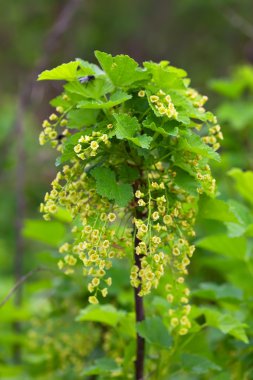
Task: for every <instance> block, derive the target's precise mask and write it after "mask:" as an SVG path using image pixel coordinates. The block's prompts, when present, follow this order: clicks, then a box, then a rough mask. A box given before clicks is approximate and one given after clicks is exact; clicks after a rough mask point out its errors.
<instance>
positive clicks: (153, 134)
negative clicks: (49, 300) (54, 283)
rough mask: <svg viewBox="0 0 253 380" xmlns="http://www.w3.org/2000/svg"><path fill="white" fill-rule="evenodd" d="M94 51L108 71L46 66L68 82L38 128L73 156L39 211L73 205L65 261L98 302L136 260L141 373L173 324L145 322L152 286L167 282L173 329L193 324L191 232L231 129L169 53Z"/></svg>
mask: <svg viewBox="0 0 253 380" xmlns="http://www.w3.org/2000/svg"><path fill="white" fill-rule="evenodd" d="M95 55H96V58H97V59H98V61H99V63H100V66H101V68H102V69H101V68H99V67H98V66H96V65H94V64H90V63H88V62H85V61H83V60H80V59H78V60H76V61H74V62H70V63H68V64H63V65H61V66H58V67H57V68H55V69H53V70H46V71H44V72H43V73H42V74H40V76H39V80H65V81H67V84H65V85H64V92H63V94H62V95H61V96H59V97H57V98H56V99H54V100H53V101H52V105H53V106H55V107H56V113H53V114H51V115H50V117H49V120H45V121H44V122H43V131H42V133H41V135H40V143H41V144H44V143H46V142H50V143H51V145H52V146H53V147H54V148H56V149H57V150H58V151H59V152H60V154H61V155H60V156H59V158H58V159H57V165H62V166H63V167H62V170H61V171H59V172H58V174H57V176H56V178H55V180H54V181H53V182H52V190H51V191H50V193H47V194H46V196H45V202H44V204H42V205H41V211H42V212H43V213H44V218H45V219H46V220H50V219H51V217H52V216H54V215H55V214H56V215H57V213H58V212H59V210H60V209H61V208H62V207H63V208H65V209H66V210H67V211H68V212H69V213H70V215H71V218H72V228H71V236H69V239H68V241H66V242H65V243H64V244H63V245H61V247H60V249H59V252H60V255H61V258H60V259H59V261H58V266H59V268H60V269H61V270H62V271H64V273H65V274H72V273H74V271H79V272H80V271H82V273H83V274H84V276H85V277H87V278H88V281H89V282H88V291H89V292H90V296H89V302H90V303H91V304H94V305H96V304H98V303H99V300H102V299H103V298H104V297H106V296H107V294H108V290H109V288H110V286H111V284H112V282H113V278H112V277H111V276H110V270H111V269H112V268H113V266H114V262H115V260H116V259H124V260H126V261H127V262H129V263H130V283H131V285H132V286H133V287H134V292H135V311H136V320H137V322H138V324H137V332H138V333H137V351H136V361H135V368H136V379H139V380H140V379H142V378H143V363H144V344H145V340H146V341H151V343H152V340H154V339H153V338H152V336H151V337H150V331H152V330H154V331H156V330H159V331H160V335H161V336H160V337H161V338H162V335H163V333H164V331H163V324H161V321H160V319H153V320H148V319H147V320H145V313H144V305H143V296H145V295H148V294H149V293H150V292H151V290H152V289H156V288H158V289H159V284H160V283H161V284H162V286H165V289H166V302H167V313H166V315H165V316H163V317H164V320H165V321H167V324H168V325H169V329H170V332H171V334H172V335H173V336H175V339H178V338H177V336H178V334H179V335H185V334H187V333H188V331H189V330H190V329H191V321H190V318H189V314H190V310H191V307H190V305H189V293H190V290H189V288H188V287H187V286H186V285H185V276H186V275H187V274H188V269H187V267H188V265H189V264H190V258H191V257H192V255H193V252H194V249H195V247H194V246H193V245H192V244H191V242H190V241H191V239H192V237H194V236H195V231H194V223H195V217H196V211H197V204H198V199H199V195H200V194H203V193H205V194H206V195H207V196H211V197H213V196H214V195H215V180H214V179H213V177H212V175H211V171H210V167H209V165H208V162H209V161H210V160H219V156H218V154H217V153H216V150H217V149H218V148H219V140H220V139H222V133H221V132H220V126H219V125H218V124H217V120H216V118H215V117H214V116H213V114H212V113H210V112H206V111H205V108H204V104H205V102H206V100H207V97H203V96H201V95H200V94H199V93H198V92H197V91H195V90H193V89H192V88H190V87H189V84H190V81H189V79H188V78H187V74H186V72H185V71H184V70H182V69H177V68H175V67H173V66H171V65H170V64H169V62H167V61H162V62H160V63H159V64H156V63H153V62H144V64H143V67H139V66H138V64H137V63H136V62H135V61H134V60H133V59H131V58H130V57H128V56H124V55H119V56H115V57H112V56H111V55H109V54H106V53H102V52H99V51H97V52H96V53H95ZM91 310H93V311H94V310H97V309H96V306H93V308H92V309H91ZM109 311H110V308H109ZM165 331H166V330H165ZM165 337H166V334H165V335H164V336H163V339H165ZM166 344H167V345H168V344H169V336H168V341H167V342H166V339H165V341H164V345H165V346H166Z"/></svg>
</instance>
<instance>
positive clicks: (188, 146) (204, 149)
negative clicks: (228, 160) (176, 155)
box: [177, 131, 220, 161]
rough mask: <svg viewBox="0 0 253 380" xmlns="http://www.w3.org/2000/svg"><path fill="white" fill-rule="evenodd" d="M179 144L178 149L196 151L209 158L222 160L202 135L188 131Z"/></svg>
mask: <svg viewBox="0 0 253 380" xmlns="http://www.w3.org/2000/svg"><path fill="white" fill-rule="evenodd" d="M183 136H185V137H182V138H181V139H180V140H179V143H178V145H177V149H179V150H186V151H189V152H194V153H197V154H200V155H202V156H203V157H207V158H209V159H212V160H215V161H220V156H219V154H218V153H216V152H215V151H214V150H213V149H212V148H211V147H210V146H209V145H207V144H205V143H204V142H203V141H202V140H201V138H200V136H198V135H196V134H194V133H191V132H190V131H188V132H187V133H185V134H184V135H183Z"/></svg>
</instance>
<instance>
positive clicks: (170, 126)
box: [142, 116, 178, 137]
mask: <svg viewBox="0 0 253 380" xmlns="http://www.w3.org/2000/svg"><path fill="white" fill-rule="evenodd" d="M156 123H157V124H156ZM142 125H143V127H144V128H147V129H151V130H152V131H154V132H155V133H159V134H160V135H162V136H164V137H168V136H174V137H177V136H178V128H177V127H175V123H174V122H173V121H172V122H167V123H164V124H163V126H160V123H159V120H158V119H157V118H156V122H155V121H154V118H153V117H151V116H148V117H147V118H146V119H145V120H144V121H143V123H142Z"/></svg>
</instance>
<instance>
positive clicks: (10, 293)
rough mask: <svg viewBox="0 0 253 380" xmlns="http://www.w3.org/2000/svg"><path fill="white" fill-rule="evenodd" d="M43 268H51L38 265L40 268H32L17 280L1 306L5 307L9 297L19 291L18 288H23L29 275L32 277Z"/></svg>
mask: <svg viewBox="0 0 253 380" xmlns="http://www.w3.org/2000/svg"><path fill="white" fill-rule="evenodd" d="M43 270H49V269H48V268H43V267H38V268H35V269H32V270H31V271H30V272H28V273H27V274H25V275H24V276H22V277H20V278H19V280H18V281H17V282H16V284H15V285H14V286H13V288H12V289H11V290H10V291H9V293H8V294H7V296H6V297H5V298H4V299H3V300H2V301H1V302H0V308H1V307H3V306H4V305H5V304H6V303H7V302H8V301H9V299H10V298H11V297H12V295H13V294H14V293H15V292H17V290H18V289H20V288H21V285H23V283H24V282H25V281H27V280H28V278H29V277H31V276H32V275H34V274H35V273H37V272H39V271H43Z"/></svg>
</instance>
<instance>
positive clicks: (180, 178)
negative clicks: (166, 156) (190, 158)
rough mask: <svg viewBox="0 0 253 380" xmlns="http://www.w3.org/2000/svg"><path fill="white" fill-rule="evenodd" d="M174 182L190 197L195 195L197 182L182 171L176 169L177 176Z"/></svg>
mask: <svg viewBox="0 0 253 380" xmlns="http://www.w3.org/2000/svg"><path fill="white" fill-rule="evenodd" d="M174 181H175V184H176V185H177V186H178V187H180V188H181V189H184V190H185V191H187V192H189V193H190V194H192V195H195V196H196V195H197V181H196V180H195V179H194V178H193V177H192V176H191V175H190V174H188V173H187V172H185V171H184V170H181V169H180V168H177V175H176V177H175V179H174Z"/></svg>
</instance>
